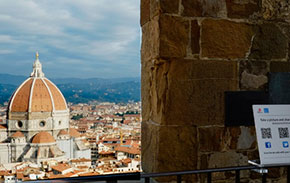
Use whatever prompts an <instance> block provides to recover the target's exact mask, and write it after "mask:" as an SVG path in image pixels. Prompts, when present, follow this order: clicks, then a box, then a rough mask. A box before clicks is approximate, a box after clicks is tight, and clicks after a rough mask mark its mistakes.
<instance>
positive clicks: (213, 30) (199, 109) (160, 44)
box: [140, 0, 290, 182]
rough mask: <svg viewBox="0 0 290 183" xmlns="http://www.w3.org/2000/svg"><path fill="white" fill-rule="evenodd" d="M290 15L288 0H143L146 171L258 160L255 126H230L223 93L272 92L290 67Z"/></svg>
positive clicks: (222, 176)
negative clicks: (271, 76)
mask: <svg viewBox="0 0 290 183" xmlns="http://www.w3.org/2000/svg"><path fill="white" fill-rule="evenodd" d="M289 12H290V7H289V1H288V0H279V1H278V0H276V1H269V0H244V1H239V0H141V21H140V22H141V26H142V49H141V64H142V120H143V121H142V168H143V171H144V172H147V173H149V172H167V171H181V170H195V169H205V168H215V167H226V166H235V165H246V164H247V160H248V158H250V159H254V158H257V155H258V154H257V147H256V138H255V129H254V127H245V126H241V127H225V126H224V110H225V109H224V108H225V107H224V105H225V104H224V92H225V91H241V90H265V88H266V86H267V82H268V78H267V73H268V72H270V71H275V72H285V71H287V72H289V71H290V59H289V56H288V55H289V43H290V42H289V40H290V13H289ZM278 172H279V171H278ZM279 175H280V174H279ZM232 176H233V175H231V174H225V173H221V174H215V175H214V179H215V180H224V179H228V180H230V179H231V178H233V177H232ZM251 176H252V175H251V174H249V173H247V172H246V173H244V174H242V178H244V179H246V180H247V179H249V178H250V177H251ZM169 179H170V178H169ZM197 179H198V180H201V182H202V181H203V180H204V177H203V176H198V177H193V176H192V177H186V181H187V182H190V181H194V180H197ZM159 181H169V180H168V179H164V180H163V179H160V180H159ZM231 181H232V180H231ZM231 181H230V182H231Z"/></svg>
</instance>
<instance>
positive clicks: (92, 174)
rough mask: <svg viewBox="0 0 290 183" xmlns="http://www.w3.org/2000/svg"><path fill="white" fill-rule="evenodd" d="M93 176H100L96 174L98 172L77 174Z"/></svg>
mask: <svg viewBox="0 0 290 183" xmlns="http://www.w3.org/2000/svg"><path fill="white" fill-rule="evenodd" d="M94 175H100V173H98V172H87V173H82V174H79V176H94Z"/></svg>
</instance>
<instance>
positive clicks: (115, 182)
mask: <svg viewBox="0 0 290 183" xmlns="http://www.w3.org/2000/svg"><path fill="white" fill-rule="evenodd" d="M106 182H107V183H118V180H107V181H106Z"/></svg>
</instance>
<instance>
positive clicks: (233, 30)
mask: <svg viewBox="0 0 290 183" xmlns="http://www.w3.org/2000/svg"><path fill="white" fill-rule="evenodd" d="M201 27H202V31H201V54H202V57H205V58H225V59H238V58H245V57H246V56H247V53H248V52H249V50H250V47H251V40H252V37H253V36H254V30H253V28H252V26H251V25H248V24H245V23H236V22H231V21H227V20H211V19H206V20H204V21H202V26H201Z"/></svg>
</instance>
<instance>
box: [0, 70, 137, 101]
mask: <svg viewBox="0 0 290 183" xmlns="http://www.w3.org/2000/svg"><path fill="white" fill-rule="evenodd" d="M26 79H27V77H26V76H21V75H11V74H1V73H0V104H3V103H4V102H7V101H8V100H9V98H10V97H11V95H12V94H13V92H14V91H15V90H16V89H17V87H18V86H19V85H20V84H21V83H22V82H23V81H25V80H26ZM49 79H50V80H51V81H52V82H54V84H56V85H57V87H58V88H59V89H60V90H61V92H62V93H63V95H64V97H65V98H66V100H67V102H72V103H86V102H89V101H92V100H96V101H100V102H116V103H120V102H123V103H126V102H128V101H140V92H141V82H140V77H132V78H110V79H104V78H87V79H81V78H49Z"/></svg>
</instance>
